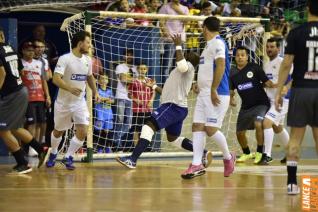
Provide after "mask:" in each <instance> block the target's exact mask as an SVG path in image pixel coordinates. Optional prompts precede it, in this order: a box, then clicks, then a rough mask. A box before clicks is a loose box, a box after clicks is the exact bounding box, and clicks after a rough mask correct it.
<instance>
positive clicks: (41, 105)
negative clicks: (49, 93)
mask: <svg viewBox="0 0 318 212" xmlns="http://www.w3.org/2000/svg"><path fill="white" fill-rule="evenodd" d="M25 117H26V123H27V124H35V123H45V122H46V108H45V102H29V105H28V109H27V112H26V115H25Z"/></svg>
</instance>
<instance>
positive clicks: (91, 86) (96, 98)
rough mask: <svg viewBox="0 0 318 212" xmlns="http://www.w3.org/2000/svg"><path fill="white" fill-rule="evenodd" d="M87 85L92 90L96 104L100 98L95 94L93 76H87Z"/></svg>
mask: <svg viewBox="0 0 318 212" xmlns="http://www.w3.org/2000/svg"><path fill="white" fill-rule="evenodd" d="M87 84H88V86H89V87H90V88H91V89H92V92H93V97H94V99H95V100H96V101H97V102H98V101H99V100H100V97H99V94H98V92H97V88H96V82H95V78H94V76H93V75H89V76H87Z"/></svg>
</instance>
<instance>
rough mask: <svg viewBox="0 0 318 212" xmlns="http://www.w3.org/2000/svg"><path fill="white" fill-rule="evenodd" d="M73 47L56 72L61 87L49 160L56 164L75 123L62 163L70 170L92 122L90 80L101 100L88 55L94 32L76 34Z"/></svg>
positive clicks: (56, 78) (57, 82) (56, 79)
mask: <svg viewBox="0 0 318 212" xmlns="http://www.w3.org/2000/svg"><path fill="white" fill-rule="evenodd" d="M71 45H72V51H71V52H70V53H68V54H65V55H63V56H61V57H60V58H59V60H58V62H57V65H56V68H55V70H54V75H53V83H54V84H55V85H56V86H57V87H58V88H59V92H58V96H57V99H56V101H55V105H54V122H55V126H54V130H53V132H52V135H51V147H52V151H51V154H50V158H49V160H48V161H47V163H46V166H47V167H53V166H54V165H55V160H56V156H57V153H58V147H59V144H60V142H61V139H62V135H63V134H64V132H65V131H66V130H68V129H70V128H71V127H72V122H74V124H75V129H76V133H75V135H74V136H73V138H72V139H71V141H70V145H69V147H68V149H67V152H66V155H65V158H64V159H63V161H62V163H63V164H64V165H65V166H66V168H67V169H68V170H73V169H75V167H74V165H73V157H72V155H73V154H74V153H75V152H76V151H77V150H78V149H79V148H80V147H82V145H83V143H84V140H85V137H86V135H87V129H88V125H89V112H88V108H87V104H86V101H85V98H84V96H85V89H86V82H87V83H88V85H89V87H90V88H91V89H92V92H93V96H94V97H95V100H96V101H99V96H98V92H97V90H96V85H95V79H94V76H93V75H92V61H91V59H90V58H89V57H88V56H87V55H85V54H87V53H88V51H89V48H90V46H91V45H90V34H89V33H88V32H85V31H81V32H78V33H76V34H75V35H73V38H72V41H71Z"/></svg>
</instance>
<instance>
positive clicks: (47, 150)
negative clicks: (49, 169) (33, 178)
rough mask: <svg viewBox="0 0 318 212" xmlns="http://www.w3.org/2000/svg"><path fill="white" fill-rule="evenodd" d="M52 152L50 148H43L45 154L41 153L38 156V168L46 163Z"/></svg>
mask: <svg viewBox="0 0 318 212" xmlns="http://www.w3.org/2000/svg"><path fill="white" fill-rule="evenodd" d="M50 152H51V148H48V147H43V152H41V153H40V154H39V156H38V158H39V164H38V168H40V167H41V166H42V165H43V163H45V162H46V161H47V159H48V157H49V155H50Z"/></svg>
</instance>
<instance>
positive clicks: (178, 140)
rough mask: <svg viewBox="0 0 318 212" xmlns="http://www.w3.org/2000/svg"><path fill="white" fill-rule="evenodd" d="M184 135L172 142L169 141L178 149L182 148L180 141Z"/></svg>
mask: <svg viewBox="0 0 318 212" xmlns="http://www.w3.org/2000/svg"><path fill="white" fill-rule="evenodd" d="M183 139H184V137H178V138H177V139H176V140H174V141H173V142H170V143H171V144H172V145H174V146H175V147H178V148H180V149H182V141H183Z"/></svg>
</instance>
